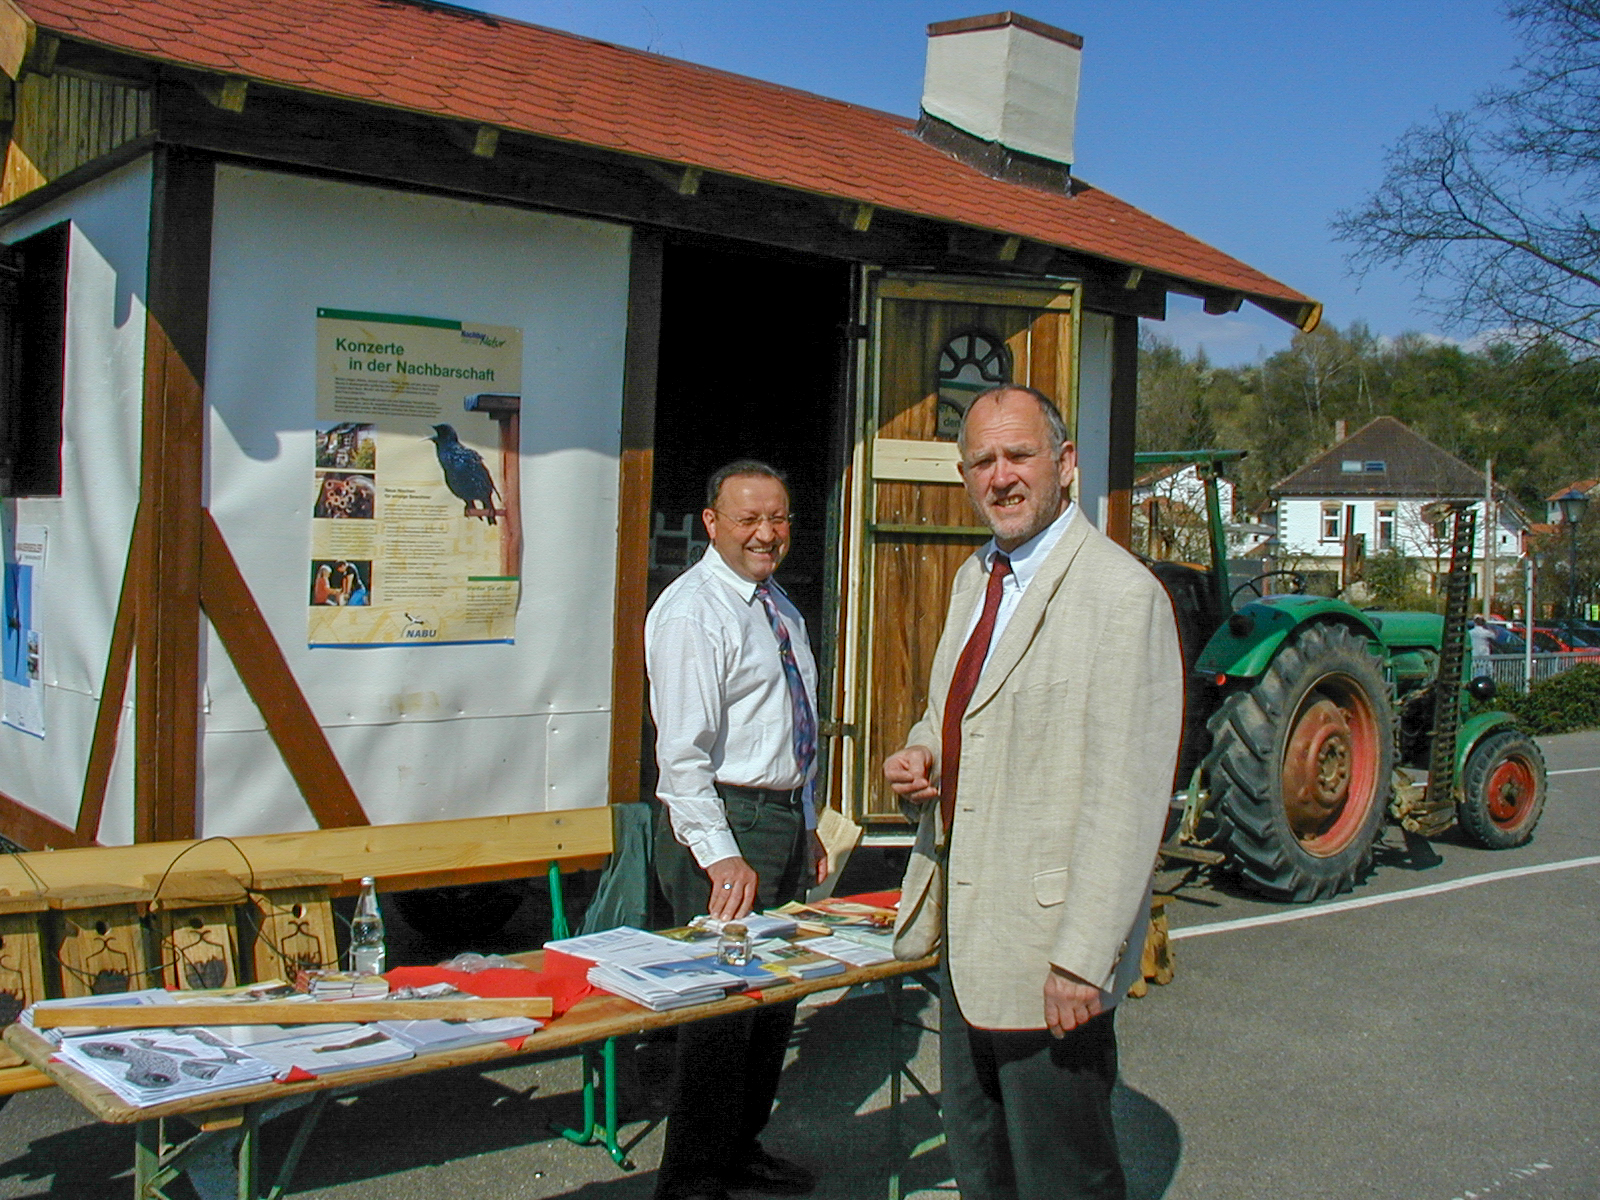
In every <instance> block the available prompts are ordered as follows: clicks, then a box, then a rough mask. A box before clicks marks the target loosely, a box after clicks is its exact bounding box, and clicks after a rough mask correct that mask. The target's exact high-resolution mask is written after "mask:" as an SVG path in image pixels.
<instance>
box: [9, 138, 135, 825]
mask: <svg viewBox="0 0 1600 1200" xmlns="http://www.w3.org/2000/svg"><path fill="white" fill-rule="evenodd" d="M67 220H70V221H71V222H72V223H73V230H72V239H71V242H70V245H69V249H68V275H67V357H66V378H65V381H64V382H65V407H64V410H63V420H64V431H63V434H64V436H63V446H62V495H61V496H60V498H53V499H19V500H14V501H12V500H8V501H6V502H5V504H4V506H3V524H4V537H5V541H6V546H7V549H8V551H9V547H10V543H11V538H12V535H13V531H14V528H15V526H16V525H17V524H23V525H43V526H45V527H46V528H48V529H49V531H50V533H49V546H48V551H47V559H46V563H45V569H44V574H43V594H42V597H41V601H42V605H41V606H42V610H43V615H42V618H41V625H40V633H41V635H42V638H43V655H42V658H41V664H40V666H41V670H42V672H43V678H44V685H45V727H46V734H45V737H44V739H43V740H40V739H38V738H34V737H30V736H29V735H27V734H24V733H20V732H18V731H17V730H15V729H12V728H11V727H9V726H0V792H4V793H5V794H6V795H8V796H11V797H13V798H14V799H16V800H19V801H21V802H22V803H24V804H26V805H28V806H29V807H30V808H34V809H36V810H38V811H39V812H42V813H44V814H45V815H46V816H48V817H50V818H51V819H53V820H55V821H58V822H60V823H61V824H63V825H73V824H75V823H76V821H77V810H78V798H79V796H80V794H81V792H82V788H83V774H84V769H85V767H86V766H87V764H88V760H89V742H90V738H91V736H92V734H93V729H94V719H95V713H96V711H97V708H98V701H99V697H100V689H101V684H102V682H103V679H104V675H105V666H106V652H107V649H108V647H109V645H110V641H111V625H112V622H113V620H114V619H115V616H116V606H117V594H118V592H119V591H120V589H121V587H122V573H123V568H124V566H125V564H126V561H127V554H128V535H129V533H130V531H131V530H132V528H133V513H134V507H135V505H136V504H137V501H138V481H139V403H140V395H141V393H142V380H143V375H144V336H145V306H144V295H145V277H146V271H147V259H148V247H149V227H150V163H149V159H147V158H146V159H141V160H139V161H138V162H134V163H130V164H128V165H127V166H125V167H122V168H120V169H119V170H117V171H114V172H112V173H110V174H108V175H105V176H102V177H101V178H99V179H97V180H95V181H93V182H92V183H89V184H86V185H85V186H84V187H82V188H79V189H78V190H76V191H74V192H72V193H71V194H70V195H67V196H63V197H61V198H60V199H57V200H55V201H53V202H51V203H49V204H46V205H44V206H42V207H41V208H39V209H37V210H35V211H34V212H32V213H29V214H28V215H27V216H25V217H22V218H20V219H18V220H17V221H16V222H14V223H12V224H10V225H7V226H5V227H4V228H3V229H0V241H4V242H6V243H7V244H10V243H13V242H17V241H21V240H22V239H23V238H26V237H30V236H32V235H33V234H35V233H38V232H40V231H41V230H43V229H47V228H49V227H50V226H52V225H55V224H58V223H59V222H61V221H67ZM131 724H132V722H131V720H129V721H127V722H126V725H127V726H128V728H127V729H126V730H125V736H127V737H129V738H131V737H132V729H131ZM119 757H125V756H119ZM126 766H127V764H126V763H119V767H118V770H116V771H115V772H114V773H113V776H112V781H111V791H110V793H109V794H108V798H107V810H106V822H105V825H104V828H105V830H106V835H105V840H107V841H127V840H130V836H131V830H132V824H131V813H132V792H131V783H132V781H131V775H130V773H129V772H128V771H127V770H125V769H123V768H125V767H126Z"/></svg>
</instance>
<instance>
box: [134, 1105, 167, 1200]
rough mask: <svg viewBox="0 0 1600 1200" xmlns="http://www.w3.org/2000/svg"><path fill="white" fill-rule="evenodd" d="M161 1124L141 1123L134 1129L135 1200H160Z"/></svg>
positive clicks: (158, 1122)
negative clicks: (158, 1179)
mask: <svg viewBox="0 0 1600 1200" xmlns="http://www.w3.org/2000/svg"><path fill="white" fill-rule="evenodd" d="M160 1171H161V1122H160V1121H140V1122H139V1123H138V1124H137V1125H135V1126H134V1127H133V1195H134V1200H160V1197H161V1185H160V1184H159V1183H158V1182H157V1180H156V1176H157V1175H158V1174H159V1173H160Z"/></svg>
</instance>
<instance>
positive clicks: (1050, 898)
mask: <svg viewBox="0 0 1600 1200" xmlns="http://www.w3.org/2000/svg"><path fill="white" fill-rule="evenodd" d="M1068 873H1069V872H1068V868H1066V867H1057V868H1056V869H1055V870H1053V871H1039V872H1037V873H1036V874H1035V875H1034V877H1033V898H1034V899H1035V900H1037V901H1038V902H1039V903H1040V904H1041V905H1043V906H1044V907H1045V908H1050V907H1051V906H1052V905H1056V904H1060V903H1062V902H1063V901H1064V900H1066V898H1067V875H1068Z"/></svg>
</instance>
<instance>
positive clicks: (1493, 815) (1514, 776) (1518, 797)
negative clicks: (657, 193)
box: [1486, 755, 1538, 829]
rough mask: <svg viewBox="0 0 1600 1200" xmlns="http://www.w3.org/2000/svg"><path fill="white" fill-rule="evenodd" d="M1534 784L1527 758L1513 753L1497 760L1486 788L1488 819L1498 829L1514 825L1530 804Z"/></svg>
mask: <svg viewBox="0 0 1600 1200" xmlns="http://www.w3.org/2000/svg"><path fill="white" fill-rule="evenodd" d="M1537 787H1538V784H1537V783H1536V782H1535V781H1534V776H1533V766H1532V764H1531V763H1529V762H1528V761H1527V760H1526V759H1524V758H1521V757H1518V756H1516V755H1513V756H1511V757H1509V758H1506V759H1505V760H1503V761H1501V762H1499V763H1496V764H1495V768H1494V770H1493V771H1492V772H1491V773H1490V775H1489V784H1488V787H1487V789H1486V791H1487V793H1488V799H1489V819H1490V820H1491V821H1493V822H1494V823H1495V824H1496V825H1498V826H1499V827H1500V828H1501V829H1515V828H1516V827H1517V826H1518V825H1520V824H1521V823H1522V820H1523V818H1524V817H1526V816H1527V815H1528V810H1529V809H1531V808H1532V807H1533V800H1534V796H1535V794H1536V792H1535V789H1536V788H1537Z"/></svg>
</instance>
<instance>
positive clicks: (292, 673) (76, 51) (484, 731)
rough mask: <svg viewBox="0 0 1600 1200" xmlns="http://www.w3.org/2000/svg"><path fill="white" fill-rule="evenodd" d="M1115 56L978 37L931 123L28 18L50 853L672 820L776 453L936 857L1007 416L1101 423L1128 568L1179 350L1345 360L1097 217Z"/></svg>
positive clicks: (14, 157)
mask: <svg viewBox="0 0 1600 1200" xmlns="http://www.w3.org/2000/svg"><path fill="white" fill-rule="evenodd" d="M1082 53H1083V44H1082V39H1080V38H1078V37H1076V36H1075V35H1073V34H1071V33H1068V32H1066V31H1064V30H1060V29H1055V28H1053V27H1051V26H1048V25H1044V24H1042V23H1040V22H1037V21H1033V20H1030V19H1028V18H1026V17H1023V16H1020V15H1017V14H1013V13H997V14H992V15H989V16H984V17H978V18H972V19H968V20H960V21H951V22H944V23H941V24H937V25H934V26H931V27H930V28H929V42H928V70H927V78H926V84H925V88H924V94H923V96H922V98H921V104H920V113H919V115H918V116H917V117H916V118H909V117H902V116H897V115H893V114H889V113H883V112H877V111H873V110H870V109H865V108H861V107H859V106H856V105H850V104H844V103H841V102H839V101H836V100H831V99H828V98H826V97H823V96H817V95H813V94H810V93H806V92H802V91H798V90H795V89H791V88H784V87H778V86H775V85H773V84H769V83H765V82H762V81H760V80H755V79H749V78H744V77H741V76H737V75H732V74H729V73H726V72H723V71H716V70H711V69H709V68H706V67H701V66H698V65H695V64H693V63H687V62H682V61H678V60H675V59H671V58H667V57H664V56H661V55H656V54H650V53H645V52H642V51H638V50H633V49H629V48H627V47H623V46H616V45H610V44H607V43H603V42H598V41H594V40H591V39H587V38H580V37H574V36H572V35H569V34H565V33H562V32H559V31H557V30H552V29H546V28H540V27H537V26H533V25H528V24H524V23H521V22H517V21H513V20H509V19H507V18H503V17H499V16H493V15H490V14H487V13H482V12H476V11H473V10H471V9H468V8H461V7H456V6H451V5H446V4H438V3H431V2H427V0H140V2H138V3H126V2H122V0H0V114H4V115H0V134H3V138H4V143H5V147H6V149H5V167H4V175H3V179H0V339H3V340H4V342H5V346H6V347H7V348H8V353H9V355H10V356H9V357H8V356H0V360H3V361H5V362H7V363H11V362H16V363H17V364H18V369H16V370H10V369H9V368H8V370H7V373H6V375H5V377H4V380H3V384H0V483H3V488H4V491H5V493H6V496H7V499H6V500H5V504H4V506H3V515H4V521H5V532H4V538H5V541H4V544H5V547H6V548H7V551H8V553H9V552H11V551H12V547H14V546H15V545H16V544H17V543H18V542H19V541H22V542H24V543H26V544H28V545H33V544H35V542H39V543H40V544H47V546H48V550H47V552H46V554H45V557H44V558H43V560H42V564H41V565H39V566H38V567H37V569H36V572H35V574H34V576H33V579H34V582H35V592H34V593H33V594H34V595H35V596H36V598H37V603H36V605H35V606H34V607H33V608H31V609H30V612H29V616H28V619H29V621H36V622H37V625H36V626H34V625H30V626H29V630H28V631H29V633H31V634H33V635H34V637H35V643H36V645H37V647H38V655H37V663H38V677H37V679H36V680H34V681H32V683H31V684H29V685H27V686H24V685H21V684H19V685H18V687H19V688H20V689H21V690H20V692H19V693H18V694H19V695H20V697H21V698H20V699H17V697H13V699H14V700H15V701H16V704H15V711H14V712H11V713H10V714H9V715H8V718H7V719H8V721H10V723H8V724H0V833H4V834H5V835H6V836H8V837H10V838H12V839H13V840H15V841H17V842H20V843H22V844H23V845H25V846H29V847H40V846H46V845H50V846H67V845H78V844H87V843H90V842H93V841H96V840H101V841H106V842H126V841H129V840H149V839H158V838H171V837H181V836H187V835H190V834H194V833H197V832H201V833H206V834H213V833H228V834H231V833H254V832H263V831H272V830H279V829H290V828H304V827H311V826H314V825H317V824H322V825H339V824H359V823H361V822H364V821H375V822H391V821H404V820H418V819H424V818H434V817H448V816H465V815H476V814H488V813H501V812H526V811H530V810H534V811H537V810H541V809H565V808H572V807H581V806H587V805H597V804H604V803H606V802H607V801H618V800H634V799H638V798H639V797H640V796H641V794H646V793H647V792H648V790H649V788H650V786H651V783H650V779H649V757H650V756H649V753H648V745H649V743H648V727H647V718H646V711H645V679H644V670H643V650H642V625H643V617H644V613H645V609H646V606H647V604H648V602H649V600H650V598H651V590H652V586H653V582H652V573H651V568H650V563H651V561H652V555H651V552H650V538H651V534H652V531H653V530H654V529H656V528H657V527H658V526H659V527H660V528H663V529H678V530H681V529H682V527H683V526H682V522H683V520H684V519H685V517H688V518H689V519H690V520H691V523H692V521H693V520H694V519H695V517H696V515H697V514H698V513H699V511H700V508H701V506H702V504H703V495H702V492H703V487H704V479H705V477H706V476H707V474H708V473H709V472H710V471H711V470H712V469H713V468H715V467H716V466H718V465H720V464H721V463H723V462H726V461H728V460H729V459H732V458H736V457H741V456H747V455H750V456H755V457H759V458H764V459H767V460H770V461H771V462H773V463H774V464H775V465H777V466H778V467H780V468H782V469H785V470H787V471H788V473H789V476H790V480H791V491H792V493H793V495H792V500H793V507H794V513H795V525H794V550H793V553H792V555H791V557H790V560H789V562H788V563H787V564H786V565H785V567H784V571H783V573H782V575H781V576H780V578H781V579H782V580H783V581H784V582H785V586H786V587H788V589H789V590H790V592H791V594H792V595H793V596H794V598H795V600H796V602H797V603H798V604H799V605H800V607H801V609H802V611H803V612H804V613H805V615H806V617H807V621H808V624H809V626H810V628H811V631H812V633H813V636H814V638H815V640H816V642H817V651H818V657H819V662H820V663H821V666H822V673H823V681H824V686H823V692H824V694H823V696H822V699H821V703H820V705H819V707H820V708H821V709H822V712H821V714H820V715H821V716H822V718H823V721H822V731H823V734H824V735H825V742H826V758H827V765H826V772H825V776H824V793H825V794H826V795H827V796H828V797H829V799H830V802H831V803H834V804H836V805H839V806H841V807H842V808H843V809H844V810H845V811H846V812H847V813H849V814H851V815H853V816H855V817H856V818H857V819H859V820H861V821H863V822H864V823H866V824H867V825H868V827H869V831H870V832H871V833H872V835H873V836H878V835H885V836H891V835H892V836H899V835H900V834H901V833H902V832H903V830H902V828H901V818H900V816H899V813H898V808H897V806H896V805H895V804H894V803H893V798H892V797H890V796H888V795H886V794H885V793H884V792H883V791H882V785H881V781H880V780H879V773H878V771H877V769H876V763H877V761H878V759H879V758H881V756H882V754H883V752H884V751H885V750H886V749H887V748H890V747H892V746H893V745H895V744H897V739H898V738H899V737H900V736H901V735H902V734H903V732H904V729H905V727H906V725H907V724H908V722H909V717H910V714H911V713H912V711H913V710H914V709H916V708H917V707H918V706H919V705H920V703H921V700H920V698H919V696H918V695H917V694H916V692H915V689H916V687H918V686H920V683H915V682H911V681H920V680H924V679H926V677H927V665H928V659H929V656H930V655H931V652H932V647H933V646H934V644H935V642H936V641H937V636H938V633H939V629H938V626H939V621H940V612H941V611H942V601H940V602H938V603H935V602H932V601H929V600H928V598H929V597H942V596H943V595H944V594H945V589H946V584H947V582H948V579H949V577H950V575H951V574H952V573H953V571H954V570H955V568H956V567H957V565H958V564H959V563H960V561H961V560H962V559H963V558H964V557H965V556H966V555H967V554H968V553H969V552H970V549H971V547H972V546H974V545H976V544H978V542H980V541H981V540H982V536H983V533H982V531H981V530H979V529H977V528H975V527H974V525H973V522H972V518H971V515H970V512H969V510H968V508H967V507H966V505H965V502H964V499H963V498H962V493H961V488H960V485H959V482H958V478H957V476H956V473H955V452H954V443H953V440H952V439H953V426H954V423H955V422H956V421H958V420H959V415H960V412H961V410H962V407H963V406H964V404H965V403H966V402H968V401H969V400H970V398H971V396H972V395H973V393H974V391H975V390H976V389H978V388H981V387H982V386H986V385H988V384H992V383H994V382H1000V381H1013V382H1022V383H1030V384H1032V385H1034V386H1038V387H1040V388H1042V389H1044V390H1045V391H1047V392H1048V393H1049V394H1051V395H1052V396H1053V397H1054V399H1055V400H1056V402H1057V403H1058V405H1059V406H1060V407H1061V409H1062V411H1063V414H1064V416H1065V417H1066V419H1067V421H1068V422H1069V424H1070V426H1071V427H1072V429H1073V431H1074V434H1075V439H1076V441H1077V443H1078V446H1079V452H1080V461H1081V464H1082V465H1081V475H1080V479H1079V485H1078V487H1079V500H1080V501H1081V502H1082V504H1083V505H1084V508H1085V510H1086V511H1087V512H1088V513H1089V514H1090V515H1091V516H1092V517H1094V518H1095V519H1097V520H1099V521H1101V522H1103V523H1104V525H1105V526H1106V528H1107V529H1108V531H1110V532H1111V533H1112V534H1113V535H1114V536H1117V537H1120V538H1121V539H1123V540H1124V541H1126V540H1127V538H1128V535H1129V525H1130V506H1131V498H1130V493H1131V487H1132V483H1133V459H1132V453H1133V429H1134V426H1133V418H1134V403H1135V394H1136V390H1135V387H1136V373H1137V362H1138V353H1137V352H1138V345H1137V341H1138V322H1139V320H1140V318H1160V317H1162V316H1163V315H1164V313H1165V307H1166V297H1167V295H1168V294H1169V293H1173V292H1176V293H1180V294H1184V295H1190V296H1198V297H1200V298H1202V299H1203V300H1204V302H1205V306H1206V308H1207V310H1208V311H1210V312H1213V313H1223V312H1229V311H1233V310H1235V309H1237V308H1238V307H1239V306H1240V305H1241V304H1244V303H1246V302H1248V303H1250V304H1254V305H1256V306H1258V307H1260V308H1262V309H1264V310H1266V311H1268V312H1270V313H1273V314H1275V315H1277V316H1278V317H1280V318H1282V319H1284V320H1286V321H1288V322H1290V323H1292V324H1294V325H1296V326H1297V327H1299V328H1302V329H1310V328H1312V327H1314V326H1315V324H1316V323H1317V320H1318V318H1319V314H1320V307H1319V306H1318V305H1317V303H1316V302H1315V301H1314V300H1312V299H1311V298H1310V297H1308V296H1305V295H1303V294H1302V293H1300V292H1299V291H1297V290H1295V289H1294V288H1292V287H1289V286H1287V285H1285V284H1283V283H1280V282H1278V281H1276V280H1274V279H1271V278H1269V277H1268V276H1266V275H1264V274H1262V273H1261V272H1260V271H1257V270H1255V269H1253V268H1252V267H1250V266H1248V265H1247V264H1245V263H1244V262H1242V261H1240V260H1239V259H1236V258H1234V257H1231V256H1230V255H1229V254H1227V253H1224V252H1223V251H1221V250H1218V249H1215V248H1213V247H1211V246H1208V245H1206V244H1205V243H1203V242H1201V241H1199V240H1197V239H1195V238H1192V237H1190V236H1188V235H1187V234H1184V233H1182V232H1181V231H1180V230H1178V229H1177V228H1175V227H1174V226H1172V225H1169V224H1167V223H1165V222H1164V221H1162V220H1159V219H1157V218H1156V217H1153V216H1151V215H1149V214H1147V213H1144V212H1142V211H1140V210H1139V209H1138V208H1136V207H1134V206H1133V205H1131V204H1129V203H1126V202H1125V201H1123V200H1120V199H1118V198H1116V197H1114V196H1111V195H1109V194H1108V193H1106V192H1104V191H1101V190H1100V189H1098V188H1096V187H1094V186H1093V185H1092V184H1090V183H1088V182H1086V180H1085V179H1084V178H1083V177H1082V176H1081V175H1080V174H1079V171H1078V164H1077V163H1076V161H1075V160H1076V154H1075V150H1074V134H1075V121H1076V115H1075V114H1076V100H1077V92H1078V65H1079V61H1080V57H1081V55H1082ZM913 100H914V98H913V97H907V106H908V108H909V107H910V106H911V104H912V101H913ZM474 356H477V357H474ZM344 426H365V427H369V428H368V429H367V431H366V432H364V433H363V434H362V435H361V436H360V437H359V438H356V439H355V440H352V439H351V438H350V437H345V438H344V442H345V443H349V444H351V445H355V444H358V443H359V444H371V445H372V446H374V447H375V456H374V458H373V460H372V465H371V466H367V465H365V460H363V461H362V462H361V463H356V462H354V461H342V462H340V461H332V460H328V461H323V460H322V459H320V458H319V456H318V455H319V452H318V445H319V444H333V443H335V442H338V441H339V439H338V438H335V437H334V436H333V435H334V432H335V430H338V429H341V428H342V427H344ZM446 427H447V428H448V430H449V432H448V433H446V432H444V430H445V428H446ZM343 432H344V433H345V434H348V433H350V431H349V430H348V429H346V430H344V431H343ZM319 434H320V435H322V437H321V441H320V443H319V437H318V435H319ZM368 434H370V437H369V436H368ZM363 439H364V440H363ZM341 444H342V443H341ZM458 445H459V447H460V448H461V450H463V451H465V452H468V453H470V455H474V456H476V459H477V461H478V463H479V464H481V467H480V466H474V465H473V461H472V459H471V458H466V459H463V458H461V456H460V454H459V453H458V451H457V449H456V447H457V446H458ZM452 456H453V457H452ZM452 463H453V464H454V466H453V467H452V466H451V464H452ZM463 463H464V464H465V465H462V464H463ZM452 472H453V473H452ZM352 497H354V500H352ZM369 514H370V515H369ZM30 539H31V540H30ZM657 557H658V559H659V556H657ZM656 582H657V583H658V582H659V581H658V580H657V581H656ZM335 610H336V611H335ZM125 702H126V703H127V707H128V712H127V714H126V716H124V715H123V708H124V704H125ZM29 726H31V728H24V727H29Z"/></svg>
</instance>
